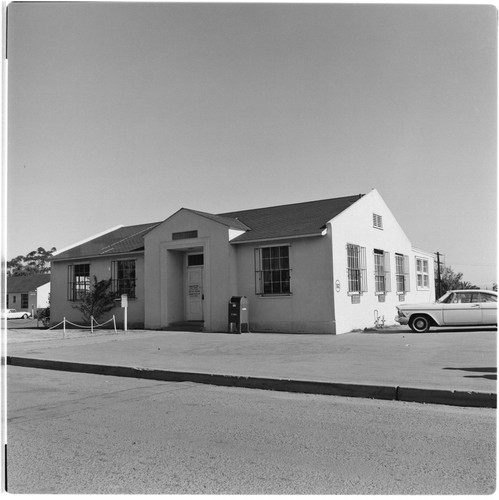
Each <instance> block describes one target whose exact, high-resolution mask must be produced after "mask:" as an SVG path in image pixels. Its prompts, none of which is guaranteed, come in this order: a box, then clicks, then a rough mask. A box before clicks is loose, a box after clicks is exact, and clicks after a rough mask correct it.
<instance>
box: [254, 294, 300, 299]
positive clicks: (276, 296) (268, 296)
mask: <svg viewBox="0 0 499 500" xmlns="http://www.w3.org/2000/svg"><path fill="white" fill-rule="evenodd" d="M256 296H257V297H259V298H260V299H281V298H283V297H292V296H293V294H292V293H272V294H270V293H266V294H263V293H258V294H256Z"/></svg>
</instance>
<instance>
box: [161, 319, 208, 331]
mask: <svg viewBox="0 0 499 500" xmlns="http://www.w3.org/2000/svg"><path fill="white" fill-rule="evenodd" d="M165 330H166V331H167V332H202V331H204V321H177V322H175V323H170V324H169V325H168V326H167V327H166V328H165Z"/></svg>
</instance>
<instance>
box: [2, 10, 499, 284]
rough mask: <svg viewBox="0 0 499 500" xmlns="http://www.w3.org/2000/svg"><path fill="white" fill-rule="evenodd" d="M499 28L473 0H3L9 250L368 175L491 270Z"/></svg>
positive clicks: (448, 257)
mask: <svg viewBox="0 0 499 500" xmlns="http://www.w3.org/2000/svg"><path fill="white" fill-rule="evenodd" d="M496 33H497V12H496V9H495V8H494V7H492V6H478V5H468V6H466V5H439V6H437V5H403V4H402V5H396V4H384V5H369V4H367V5H366V4H364V5H355V4H334V5H333V4H316V5H311V4H279V3H278V4H275V3H273V4H246V3H236V4H209V3H205V4H190V3H174V4H165V3H152V4H145V3H122V4H117V3H78V4H75V3H12V4H10V5H9V7H8V47H7V48H8V67H9V69H8V77H9V78H8V90H9V98H8V106H9V120H8V124H9V126H8V137H9V140H8V145H9V150H8V230H7V237H8V242H7V245H8V246H7V254H8V255H7V257H8V258H12V257H14V256H16V255H18V254H26V253H28V252H29V251H31V250H34V249H36V248H38V247H39V246H43V247H44V248H46V249H48V248H51V247H53V246H55V247H57V248H58V249H61V248H63V247H65V246H68V245H70V244H73V243H75V242H77V241H80V240H82V239H84V238H87V237H89V236H91V235H94V234H96V233H99V232H101V231H104V230H106V229H108V228H111V227H114V226H116V225H118V224H124V225H132V224H140V223H146V222H156V221H160V220H163V219H166V218H167V217H169V216H170V215H171V214H172V213H174V212H176V211H177V210H178V209H180V208H181V207H187V208H193V209H197V210H201V211H206V212H212V213H221V212H226V211H235V210H242V209H248V208H258V207H262V206H271V205H280V204H287V203H294V202H301V201H309V200H315V199H324V198H334V197H338V196H347V195H353V194H358V193H367V192H369V191H370V190H371V189H372V188H376V189H377V190H378V191H379V192H380V194H381V196H382V197H383V198H384V200H385V201H386V203H387V204H388V206H389V207H390V209H391V210H392V212H393V213H394V215H395V217H396V218H397V220H398V222H399V223H400V225H401V226H402V228H403V229H404V230H405V232H406V234H407V236H408V237H409V239H410V240H411V242H412V243H413V245H414V246H416V247H419V248H422V249H425V250H428V251H431V252H437V251H439V252H441V253H442V254H445V262H446V264H447V265H450V266H452V268H453V269H454V270H455V271H458V272H462V273H463V274H464V276H463V278H464V279H466V280H467V281H471V282H472V283H475V284H477V285H480V286H489V287H490V286H491V285H492V283H493V282H496V280H497V278H496V255H497V248H496V244H497V235H496V229H497V223H496V219H497V208H496V198H497V178H496V168H497V127H496V121H497V102H496V89H497V81H496V69H497V68H496V65H497V55H496V48H497V39H496Z"/></svg>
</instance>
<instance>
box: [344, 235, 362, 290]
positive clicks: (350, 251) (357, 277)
mask: <svg viewBox="0 0 499 500" xmlns="http://www.w3.org/2000/svg"><path fill="white" fill-rule="evenodd" d="M347 276H348V293H362V292H367V269H366V249H365V247H361V246H359V245H353V244H351V243H347Z"/></svg>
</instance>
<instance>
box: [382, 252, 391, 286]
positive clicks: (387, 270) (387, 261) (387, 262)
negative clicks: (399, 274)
mask: <svg viewBox="0 0 499 500" xmlns="http://www.w3.org/2000/svg"><path fill="white" fill-rule="evenodd" d="M383 255H384V258H385V292H391V291H392V280H391V272H390V252H384V254H383Z"/></svg>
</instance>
